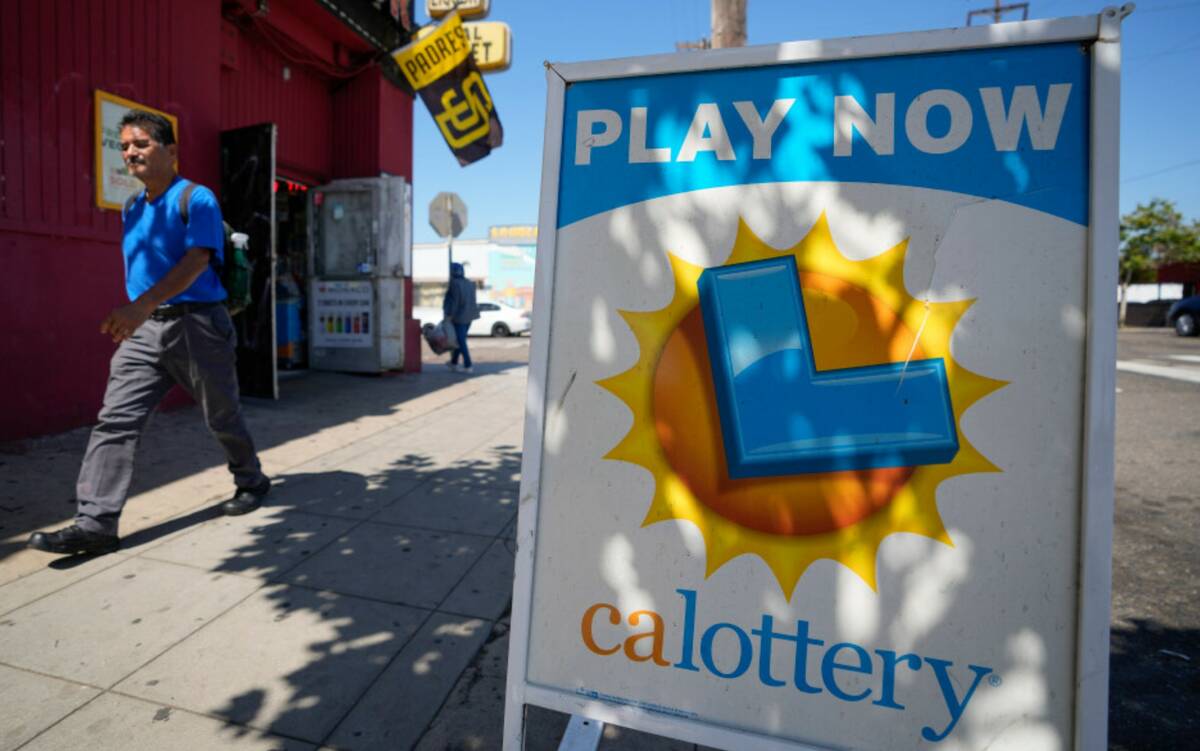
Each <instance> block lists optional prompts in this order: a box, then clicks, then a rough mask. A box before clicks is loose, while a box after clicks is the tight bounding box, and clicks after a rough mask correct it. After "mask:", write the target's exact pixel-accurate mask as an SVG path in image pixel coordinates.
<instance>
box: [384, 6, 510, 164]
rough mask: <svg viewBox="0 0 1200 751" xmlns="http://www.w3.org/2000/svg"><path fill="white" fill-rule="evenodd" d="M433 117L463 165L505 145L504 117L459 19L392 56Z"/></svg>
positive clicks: (446, 22)
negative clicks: (502, 144) (489, 90)
mask: <svg viewBox="0 0 1200 751" xmlns="http://www.w3.org/2000/svg"><path fill="white" fill-rule="evenodd" d="M392 57H393V58H394V59H395V61H396V64H397V65H399V66H400V70H402V71H403V72H404V77H405V78H406V79H408V82H409V84H411V85H412V87H413V89H414V90H415V91H416V92H417V93H418V94H420V95H421V100H422V101H423V102H425V106H426V108H428V109H429V114H431V115H433V120H434V122H436V123H437V126H438V130H439V131H441V133H442V138H445V139H446V144H447V145H449V146H450V150H451V151H453V152H454V155H455V156H456V157H458V162H459V164H462V165H464V166H465V165H467V164H470V163H471V162H477V161H479V160H480V159H482V158H484V157H485V156H487V155H488V154H490V153H491V152H492V149H494V148H497V147H499V146H500V144H501V143H503V142H504V130H503V128H501V126H500V116H499V115H497V114H496V107H495V105H494V104H493V103H492V95H491V93H490V92H488V88H487V85H486V84H485V83H484V82H483V75H482V74H481V73H480V72H479V68H478V67H477V66H476V65H475V61H474V59H473V58H472V56H471V40H470V38H469V37H468V36H467V32H466V30H465V29H463V25H462V21H461V20H459V17H458V14H457V13H451V14H450V15H449V16H447V17H446V20H444V21H442V22H441V23H440V24H438V26H437V28H436V30H434V31H433V33H431V34H429V35H427V36H425V37H423V38H421V39H418V40H417V41H415V42H413V43H412V44H409V45H406V46H404V47H401V48H400V49H398V50H396V51H395V52H393V53H392Z"/></svg>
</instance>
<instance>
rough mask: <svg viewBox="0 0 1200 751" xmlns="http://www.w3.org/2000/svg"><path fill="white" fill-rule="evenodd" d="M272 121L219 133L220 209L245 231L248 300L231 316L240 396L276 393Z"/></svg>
mask: <svg viewBox="0 0 1200 751" xmlns="http://www.w3.org/2000/svg"><path fill="white" fill-rule="evenodd" d="M274 184H275V124H274V123H264V124H262V125H251V126H249V127H246V128H238V129H236V130H227V131H224V132H222V133H221V213H222V214H223V215H224V217H225V221H226V222H228V223H229V225H230V226H231V227H233V228H234V230H235V231H238V232H245V233H246V234H247V235H249V236H250V247H249V250H248V255H249V256H250V262H251V263H252V264H253V266H254V271H253V275H252V277H251V279H252V286H251V290H252V301H251V303H250V306H249V307H248V308H246V310H244V311H242V312H241V313H238V314H237V315H236V316H234V319H233V322H234V326H235V328H236V329H237V337H238V348H237V369H238V383H239V385H240V386H241V391H242V394H243V395H245V396H258V397H266V398H269V399H278V398H279V381H278V378H277V376H276V371H275V197H274V195H273V194H272V188H273V187H274Z"/></svg>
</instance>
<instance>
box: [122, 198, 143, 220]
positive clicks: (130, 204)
mask: <svg viewBox="0 0 1200 751" xmlns="http://www.w3.org/2000/svg"><path fill="white" fill-rule="evenodd" d="M145 194H146V191H145V190H142V191H139V192H137V193H134V194H133V195H131V196H130V197H129V198H126V199H125V208H123V209H121V221H122V222H124V221H125V217H126V216H127V215H128V214H129V210H130V209H132V208H133V204H135V203H137V199H138V198H140V197H142V196H143V195H145Z"/></svg>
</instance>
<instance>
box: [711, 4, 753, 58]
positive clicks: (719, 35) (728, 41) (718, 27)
mask: <svg viewBox="0 0 1200 751" xmlns="http://www.w3.org/2000/svg"><path fill="white" fill-rule="evenodd" d="M748 2H749V0H712V46H713V49H720V48H722V47H745V46H746V4H747V3H748Z"/></svg>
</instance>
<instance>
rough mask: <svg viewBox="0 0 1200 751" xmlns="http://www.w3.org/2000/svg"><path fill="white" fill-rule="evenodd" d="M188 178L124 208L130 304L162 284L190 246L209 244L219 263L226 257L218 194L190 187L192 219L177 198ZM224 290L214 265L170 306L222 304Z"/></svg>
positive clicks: (178, 179) (123, 245)
mask: <svg viewBox="0 0 1200 751" xmlns="http://www.w3.org/2000/svg"><path fill="white" fill-rule="evenodd" d="M186 185H187V181H186V180H184V179H183V178H181V177H179V176H178V175H177V176H176V177H175V180H174V182H172V183H171V186H170V187H169V188H167V190H166V192H165V193H163V194H162V195H161V196H159V197H158V198H155V199H154V200H153V201H147V200H146V191H144V190H143V191H142V192H141V194H140V195H139V196H138V197H137V199H136V200H135V201H134V202H133V205H132V206H130V207H129V210H128V211H126V212H125V215H124V223H125V237H124V240H123V241H122V244H121V250H122V251H123V252H124V254H125V291H126V293H128V295H129V300H130V301H131V302H132V301H133V300H136V299H137V298H138V297H139V296H141V295H142V293H144V292H145V291H146V290H148V289H150V288H151V287H153V286H154V285H155V284H157V283H158V282H159V280H161V279H162V278H163V277H164V276H166V274H167V272H168V271H170V270H171V269H172V268H174V267H175V265H176V264H178V263H179V261H180V260H182V259H183V256H184V254H186V253H187V251H188V249H189V248H210V249H212V251H213V253H214V258H215V260H216V263H217V264H220V263H222V262H223V261H224V255H223V253H222V251H223V249H224V247H225V229H224V226H223V225H222V223H221V207H220V206H219V205H218V204H217V197H216V196H214V195H213V192H212V191H211V190H209V189H208V188H206V187H204V186H203V185H196V187H195V188H193V189H192V195H191V200H190V201H189V203H188V223H187V225H186V226H185V225H184V223H183V218H182V217H181V216H180V214H179V197H180V194H182V193H183V189H184V186H186ZM224 299H225V288H224V287H223V286H222V285H221V279H220V277H218V276H217V272H216V270H215V269H214V267H213V265H212V264H209V266H208V268H206V269H205V270H204V273H202V274H200V276H199V277H197V278H196V281H194V282H192V286H190V287H188V288H187V289H186V290H184V291H183V292H182V293H181V294H179V295H176V296H175V297H172V298H171V299H170V300H168V301H167V302H168V303H170V304H173V303H180V302H219V301H221V300H224Z"/></svg>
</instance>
